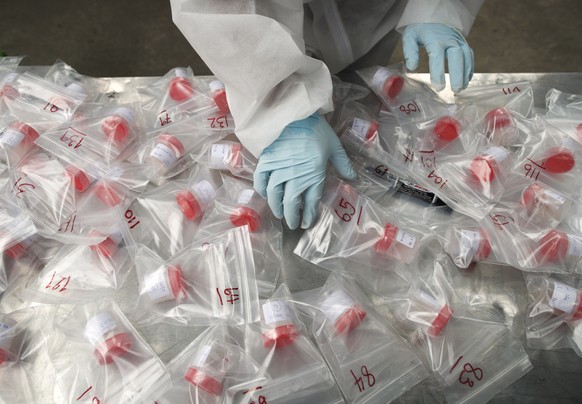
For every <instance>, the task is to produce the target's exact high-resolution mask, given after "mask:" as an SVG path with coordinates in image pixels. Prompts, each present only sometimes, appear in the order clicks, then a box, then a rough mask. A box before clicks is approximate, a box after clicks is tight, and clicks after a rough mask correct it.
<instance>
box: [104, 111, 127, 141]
mask: <svg viewBox="0 0 582 404" xmlns="http://www.w3.org/2000/svg"><path fill="white" fill-rule="evenodd" d="M101 130H102V131H103V133H105V134H106V135H107V136H108V137H109V138H110V139H111V140H113V141H114V142H115V143H117V144H123V143H124V142H125V141H126V140H127V137H128V135H129V122H127V121H126V120H125V119H124V118H122V117H121V116H119V115H113V116H109V117H107V118H105V119H104V120H103V122H102V123H101Z"/></svg>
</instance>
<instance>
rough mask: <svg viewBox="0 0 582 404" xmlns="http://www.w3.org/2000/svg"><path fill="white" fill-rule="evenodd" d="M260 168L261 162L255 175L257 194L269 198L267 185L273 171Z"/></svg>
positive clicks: (254, 183) (254, 182)
mask: <svg viewBox="0 0 582 404" xmlns="http://www.w3.org/2000/svg"><path fill="white" fill-rule="evenodd" d="M260 168H261V167H260V164H259V165H258V166H257V169H256V170H255V173H254V175H253V180H254V181H253V185H254V188H255V191H257V194H259V195H261V196H262V197H263V198H265V199H267V185H268V184H269V177H270V176H271V173H270V172H269V171H265V170H261V169H260Z"/></svg>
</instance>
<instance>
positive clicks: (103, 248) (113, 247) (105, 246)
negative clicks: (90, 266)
mask: <svg viewBox="0 0 582 404" xmlns="http://www.w3.org/2000/svg"><path fill="white" fill-rule="evenodd" d="M90 234H92V235H97V234H98V232H91V233H90ZM118 249H119V246H118V244H117V242H116V241H115V240H113V239H112V238H111V236H108V237H107V238H106V239H105V240H103V241H102V242H100V243H99V244H94V245H92V246H91V250H93V251H95V252H96V253H97V254H99V255H102V256H104V257H105V258H111V257H113V256H114V255H115V253H116V252H117V250H118Z"/></svg>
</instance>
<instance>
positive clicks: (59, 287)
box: [44, 272, 71, 293]
mask: <svg viewBox="0 0 582 404" xmlns="http://www.w3.org/2000/svg"><path fill="white" fill-rule="evenodd" d="M56 274H57V273H56V272H53V276H52V278H51V280H50V282H49V283H48V284H47V285H46V286H45V287H44V288H45V289H49V288H50V289H51V290H56V291H57V292H58V293H61V292H64V291H65V290H67V285H68V284H69V282H70V281H71V277H70V276H61V280H60V281H58V282H57V283H56V284H54V285H53V281H54V280H55V276H56ZM63 282H64V284H63Z"/></svg>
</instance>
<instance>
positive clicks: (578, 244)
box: [567, 234, 582, 257]
mask: <svg viewBox="0 0 582 404" xmlns="http://www.w3.org/2000/svg"><path fill="white" fill-rule="evenodd" d="M567 237H568V255H569V256H571V257H582V237H578V236H574V235H572V234H568V235H567Z"/></svg>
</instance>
